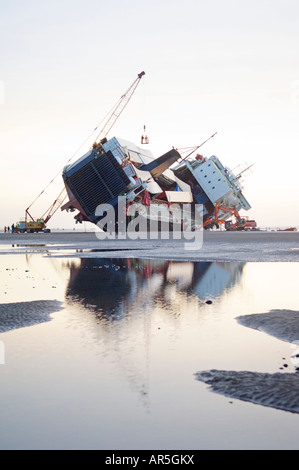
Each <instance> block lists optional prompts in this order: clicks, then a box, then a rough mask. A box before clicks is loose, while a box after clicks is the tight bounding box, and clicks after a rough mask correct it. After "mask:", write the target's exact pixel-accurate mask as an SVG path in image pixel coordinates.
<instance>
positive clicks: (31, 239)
mask: <svg viewBox="0 0 299 470" xmlns="http://www.w3.org/2000/svg"><path fill="white" fill-rule="evenodd" d="M42 251H44V252H45V254H49V255H62V256H63V255H64V253H66V252H67V255H68V256H70V255H71V256H72V255H75V256H77V257H78V256H79V257H88V256H92V257H105V256H110V257H114V256H117V257H135V256H138V257H146V258H164V259H172V260H194V261H202V260H203V261H205V260H209V261H244V262H249V261H259V262H260V261H285V262H294V261H295V262H298V261H299V232H266V231H265V232H262V231H261V232H259V231H256V232H212V231H211V232H209V231H205V232H204V233H203V241H202V244H199V243H198V242H196V244H195V243H194V242H193V241H192V240H191V241H188V240H185V239H183V238H182V239H181V240H162V239H159V240H148V239H145V240H128V239H127V240H119V239H112V240H111V239H106V240H99V239H98V238H97V235H96V233H95V232H80V233H79V232H56V233H55V232H52V233H49V234H44V233H39V234H17V233H16V234H12V233H6V234H4V233H2V234H0V254H7V253H22V252H42Z"/></svg>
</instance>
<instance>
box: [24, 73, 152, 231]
mask: <svg viewBox="0 0 299 470" xmlns="http://www.w3.org/2000/svg"><path fill="white" fill-rule="evenodd" d="M144 75H145V72H143V71H142V72H140V73H139V74H138V76H137V78H136V79H135V80H134V82H133V83H132V85H131V86H130V87H129V88H128V89H127V91H126V92H125V93H124V94H123V95H122V96H121V97H120V99H119V101H118V102H117V103H116V105H115V106H114V108H113V110H112V111H111V112H110V115H109V118H108V120H107V121H106V123H105V125H104V126H103V128H102V129H101V131H100V133H99V134H98V136H97V138H96V141H97V140H102V139H104V138H105V137H106V136H107V135H108V133H109V131H110V130H111V129H112V127H113V126H114V124H115V123H116V121H117V119H118V118H119V116H120V115H121V113H122V112H123V110H124V109H125V107H126V106H127V104H128V103H129V101H130V99H131V98H132V96H133V94H134V92H135V90H136V88H137V86H138V84H139V82H140V80H141V78H142V77H143V76H144ZM96 129H97V127H96ZM96 129H95V130H96ZM56 176H57V175H56ZM53 181H54V179H53V180H52V181H51V183H52V182H53ZM48 186H49V185H48ZM48 186H47V187H48ZM44 191H45V190H43V191H42V192H41V193H40V194H39V196H37V198H36V199H34V201H33V202H32V203H31V204H30V206H28V207H27V209H26V211H25V222H26V223H27V216H29V217H30V218H31V220H32V222H33V223H35V221H34V219H33V217H32V216H31V215H30V213H29V209H30V207H31V206H32V205H33V203H34V202H35V201H36V200H37V199H38V198H39V197H40V196H41V195H42V194H43V193H44ZM66 196H67V194H66V190H65V188H63V189H62V191H61V192H60V194H59V196H58V197H57V198H56V199H55V201H54V202H53V204H52V205H51V206H50V208H49V209H48V210H47V211H46V212H45V214H44V215H43V217H42V218H41V220H43V224H46V223H47V222H48V221H49V220H50V219H51V217H52V216H53V215H54V214H55V212H56V211H57V210H58V209H59V207H60V206H61V205H62V204H63V202H64V200H65V198H66Z"/></svg>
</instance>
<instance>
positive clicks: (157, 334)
mask: <svg viewBox="0 0 299 470" xmlns="http://www.w3.org/2000/svg"><path fill="white" fill-rule="evenodd" d="M298 275H299V264H298V263H276V262H275V263H273V262H272V263H265V262H264V263H244V262H221V263H220V262H219V263H217V262H183V261H182V262H170V261H164V260H149V259H135V258H132V259H131V258H128V259H126V258H115V259H108V258H107V259H105V258H104V259H103V258H102V259H100V258H67V257H65V258H63V257H61V258H55V257H54V256H47V254H46V253H34V254H14V255H5V256H2V258H1V268H0V280H1V287H0V289H1V290H0V304H1V305H0V343H1V348H0V352H2V361H1V360H0V383H1V401H0V415H1V427H0V448H1V449H106V450H108V449H109V450H113V449H123V450H125V449H169V450H176V449H297V448H298V438H297V433H298V425H299V414H298V413H297V411H296V407H293V408H292V409H291V408H288V406H287V405H286V406H285V407H280V409H278V408H277V407H276V406H275V403H274V404H272V405H271V400H268V401H264V402H263V401H262V400H260V402H259V401H258V400H255V402H253V401H252V400H250V397H249V398H248V397H245V395H244V396H243V397H241V396H238V394H237V393H236V394H231V393H224V392H223V389H221V387H220V388H219V389H218V390H215V389H214V390H215V391H216V392H217V393H215V391H213V389H211V388H210V385H211V380H212V378H211V375H209V376H208V374H209V373H211V371H214V372H213V374H214V376H213V377H214V378H215V377H216V376H217V377H218V379H217V380H218V384H220V383H221V380H222V381H223V380H226V378H227V376H228V374H233V375H234V374H235V376H234V378H237V379H238V378H240V377H241V378H242V374H244V373H245V372H246V374H247V377H252V374H254V375H255V376H256V377H263V374H266V375H267V376H271V377H274V378H275V376H276V374H279V377H282V376H286V377H285V379H282V380H281V382H282V383H285V390H284V397H285V400H286V401H285V403H286V404H287V402H288V391H287V390H288V388H287V387H289V386H290V385H288V384H290V383H291V384H292V387H291V388H290V389H289V390H290V393H289V404H290V403H291V401H292V403H293V402H294V400H295V401H296V383H297V382H296V381H297V376H298V372H297V371H296V364H295V363H294V360H293V359H292V358H294V351H295V348H296V347H298V346H297V342H296V338H294V337H288V335H287V334H285V330H284V336H283V337H281V336H280V335H279V334H275V331H276V330H275V331H273V325H272V329H271V328H270V329H269V328H267V329H265V328H264V329H263V328H260V329H259V326H257V324H256V317H252V315H259V314H260V315H262V314H267V315H268V316H269V312H271V311H279V310H282V311H292V312H297V311H298V310H299V306H298V293H297V284H298V281H297V280H298ZM242 317H244V321H242V320H240V319H242ZM278 317H279V315H278ZM252 318H254V319H255V323H254V326H253V324H252V323H250V321H251V319H252ZM292 318H293V317H292ZM293 320H294V318H293ZM274 323H275V322H274ZM270 324H271V319H270ZM274 326H275V325H274ZM0 359H1V358H0ZM200 374H201V375H200ZM204 374H206V375H204ZM217 374H218V375H217ZM230 377H231V375H230ZM288 377H290V380H288ZM209 381H210V382H209ZM205 382H206V383H205ZM294 384H295V385H294ZM245 387H246V384H245ZM294 387H295V389H294ZM240 388H241V387H239V389H240ZM248 388H250V386H247V387H246V392H248ZM271 390H272V389H271V387H270V392H267V393H268V394H269V393H271ZM226 391H227V389H226ZM298 391H299V390H298ZM294 397H295V398H294ZM266 398H269V397H268V395H267V397H266Z"/></svg>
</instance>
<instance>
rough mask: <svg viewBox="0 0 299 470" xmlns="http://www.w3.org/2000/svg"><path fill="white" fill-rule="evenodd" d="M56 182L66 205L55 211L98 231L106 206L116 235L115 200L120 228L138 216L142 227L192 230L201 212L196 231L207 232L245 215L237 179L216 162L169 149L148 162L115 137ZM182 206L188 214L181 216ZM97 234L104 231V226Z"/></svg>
mask: <svg viewBox="0 0 299 470" xmlns="http://www.w3.org/2000/svg"><path fill="white" fill-rule="evenodd" d="M62 176H63V180H64V184H65V188H66V191H67V195H68V199H69V200H68V202H67V203H66V204H64V205H63V206H62V207H61V210H66V211H71V212H73V211H77V213H76V215H75V217H74V218H75V220H76V222H79V223H82V222H84V221H88V222H91V223H93V224H97V225H99V224H100V223H101V220H102V219H103V218H104V215H103V214H98V213H97V208H98V207H99V206H100V205H104V204H108V205H109V206H112V207H114V208H115V230H116V231H118V229H119V227H118V224H119V221H120V219H122V221H123V220H124V219H123V215H124V214H123V213H120V209H119V207H120V205H119V198H120V196H122V198H123V200H124V201H125V207H124V205H122V206H121V211H122V212H124V211H125V215H126V219H125V220H126V222H128V221H129V220H132V218H134V217H136V214H138V216H139V217H142V218H144V219H146V220H147V221H152V220H156V221H159V222H160V223H163V221H165V223H170V225H171V226H173V225H175V224H178V225H180V226H182V225H184V226H187V225H189V226H190V225H193V226H194V227H193V229H194V228H196V226H195V224H196V221H197V220H198V217H196V215H197V213H196V211H199V210H200V211H201V216H202V225H203V226H204V227H205V228H207V227H211V226H212V225H213V223H214V222H217V221H218V220H221V221H225V220H228V219H229V218H231V216H232V211H234V213H235V214H236V213H238V212H239V211H240V210H241V209H243V210H248V209H250V204H249V202H248V201H247V199H246V198H245V197H244V195H243V190H242V186H241V183H240V175H234V173H233V172H232V171H231V170H229V169H228V168H227V167H225V166H224V165H223V164H222V163H221V162H220V160H219V159H218V158H217V157H216V156H211V157H210V158H203V156H201V155H199V154H197V155H196V156H195V157H192V156H189V157H188V158H183V157H182V155H181V154H180V153H179V151H178V150H176V149H174V148H172V149H171V150H169V152H167V153H165V154H164V155H162V156H160V157H158V158H154V156H153V155H152V153H151V152H150V151H149V150H148V149H145V148H144V147H138V146H136V145H135V144H134V143H132V142H128V141H126V140H124V139H120V138H116V137H113V138H111V139H109V140H107V139H106V138H105V139H103V140H101V141H100V142H99V143H95V144H94V145H93V147H92V148H91V149H90V150H89V152H87V153H86V154H85V155H83V156H82V157H81V158H79V159H78V160H77V161H76V162H74V163H73V164H70V165H68V166H66V167H65V168H64V170H63V174H62ZM187 206H188V208H189V209H190V208H191V210H188V211H185V210H184V208H186V207H187ZM131 208H132V209H133V210H134V212H130V209H131ZM199 208H200V209H199ZM216 211H217V216H216ZM215 217H216V218H215ZM101 228H103V230H107V226H105V225H104V226H101ZM110 228H111V227H110Z"/></svg>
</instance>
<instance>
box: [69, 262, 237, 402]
mask: <svg viewBox="0 0 299 470" xmlns="http://www.w3.org/2000/svg"><path fill="white" fill-rule="evenodd" d="M67 264H68V268H69V269H70V280H69V285H68V288H67V292H66V301H67V302H69V303H70V304H71V305H73V303H77V304H78V305H79V306H80V305H81V306H82V308H83V311H84V313H88V314H89V318H92V328H93V333H94V338H95V341H96V342H97V341H99V344H102V343H103V342H104V345H105V347H104V354H105V356H106V355H107V354H108V353H107V351H110V353H109V354H111V355H112V357H115V361H116V363H117V365H118V368H117V370H118V371H119V373H120V374H121V375H122V376H124V378H125V381H126V382H127V383H128V384H129V385H130V388H132V389H133V391H134V392H135V393H137V394H138V396H139V398H140V400H141V402H142V404H143V406H144V407H145V409H147V410H148V409H149V407H150V393H149V391H150V349H151V341H152V338H153V335H154V334H155V333H154V331H155V330H156V331H157V329H155V327H154V325H156V328H157V323H156V322H157V321H159V322H160V317H159V316H160V314H161V312H163V313H164V314H165V315H166V317H167V320H170V321H171V323H172V324H173V326H174V328H177V327H179V323H178V322H177V319H178V318H179V317H180V315H181V314H182V312H185V311H186V313H187V311H188V312H189V311H192V310H194V309H196V308H201V303H200V300H203V301H204V300H205V299H206V298H207V297H209V298H211V297H213V298H215V297H217V296H220V295H221V293H222V292H223V291H224V290H225V289H229V288H231V287H233V286H234V285H235V283H236V282H238V281H239V279H240V277H241V275H242V271H243V267H244V264H245V263H214V262H213V263H212V262H202V263H199V262H194V263H193V262H171V261H162V260H146V259H129V258H127V259H126V258H124V259H107V258H106V259H103V258H83V259H79V260H76V261H68V262H67ZM66 267H67V266H66ZM203 304H204V302H203ZM156 307H157V308H156ZM157 312H158V317H157V316H156V315H155V314H156V313H157ZM93 320H94V322H93ZM161 321H163V320H162V319H161Z"/></svg>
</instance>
